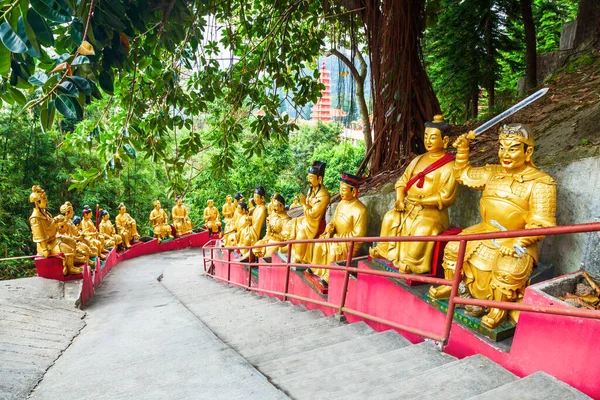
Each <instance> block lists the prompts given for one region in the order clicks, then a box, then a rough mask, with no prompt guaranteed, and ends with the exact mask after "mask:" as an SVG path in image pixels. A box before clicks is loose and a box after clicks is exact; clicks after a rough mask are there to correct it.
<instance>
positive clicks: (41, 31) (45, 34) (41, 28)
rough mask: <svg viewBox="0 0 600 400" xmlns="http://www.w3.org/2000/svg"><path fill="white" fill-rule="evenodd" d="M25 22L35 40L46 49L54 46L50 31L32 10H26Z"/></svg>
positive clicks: (46, 24)
mask: <svg viewBox="0 0 600 400" xmlns="http://www.w3.org/2000/svg"><path fill="white" fill-rule="evenodd" d="M27 22H28V23H29V25H30V26H31V28H32V29H33V31H34V32H35V36H36V38H37V40H38V41H39V42H40V43H41V44H42V45H43V46H47V47H51V46H53V45H54V35H53V34H52V29H50V26H49V25H48V23H47V22H46V20H45V19H44V18H42V17H41V16H40V14H38V13H37V12H36V11H35V10H34V9H33V8H30V9H29V10H27Z"/></svg>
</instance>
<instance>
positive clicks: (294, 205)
mask: <svg viewBox="0 0 600 400" xmlns="http://www.w3.org/2000/svg"><path fill="white" fill-rule="evenodd" d="M296 207H300V204H299V203H298V199H296V198H294V200H293V201H292V204H290V210H293V209H294V208H296Z"/></svg>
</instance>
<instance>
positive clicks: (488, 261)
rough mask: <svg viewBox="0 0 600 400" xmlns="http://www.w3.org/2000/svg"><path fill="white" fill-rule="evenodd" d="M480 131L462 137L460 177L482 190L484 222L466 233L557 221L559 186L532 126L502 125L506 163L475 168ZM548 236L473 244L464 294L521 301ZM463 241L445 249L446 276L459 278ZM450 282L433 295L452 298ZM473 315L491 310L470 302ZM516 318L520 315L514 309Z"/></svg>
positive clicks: (495, 317) (500, 313) (495, 320)
mask: <svg viewBox="0 0 600 400" xmlns="http://www.w3.org/2000/svg"><path fill="white" fill-rule="evenodd" d="M474 137H475V133H474V132H472V131H471V132H469V133H468V134H464V135H461V136H459V138H458V139H457V140H456V142H455V143H454V146H455V147H456V149H457V152H456V162H455V165H454V176H455V177H456V180H457V181H458V182H459V183H461V184H463V185H465V186H468V187H471V188H474V189H477V190H482V191H483V193H482V196H481V201H480V203H479V208H480V213H481V217H482V221H481V222H480V223H479V224H477V225H475V226H472V227H469V228H467V229H465V230H463V231H462V233H461V234H463V235H466V234H475V233H485V232H498V231H500V230H505V229H506V230H515V229H530V228H543V227H549V226H554V225H556V218H555V213H556V184H555V182H554V180H553V179H552V178H551V177H550V176H549V175H547V174H545V173H543V172H541V171H540V170H538V169H537V168H536V166H535V165H534V164H533V161H532V156H533V151H534V142H533V134H532V132H531V129H530V128H529V127H528V126H526V125H523V124H509V125H504V126H503V127H502V128H500V137H499V139H498V142H499V144H500V148H499V150H498V158H499V159H500V165H486V166H485V167H472V166H471V165H470V163H469V145H470V142H471V140H472V139H473V138H474ZM542 239H543V237H541V236H537V237H520V238H510V239H496V240H489V241H487V240H486V241H471V242H468V243H467V248H466V252H465V260H464V264H463V269H462V280H463V282H464V284H465V286H466V288H467V289H468V293H465V294H464V296H467V297H474V298H476V299H484V300H498V301H517V302H518V301H521V300H522V298H523V292H524V290H525V287H526V286H527V280H528V279H529V275H530V274H531V270H532V269H533V266H534V264H536V263H537V260H538V246H537V242H539V241H540V240H542ZM457 253H458V242H449V243H448V245H447V246H446V250H445V252H444V262H443V266H444V273H445V276H446V279H453V277H454V269H455V267H456V262H457V257H458V255H457ZM449 294H450V286H438V287H431V288H430V290H429V295H430V296H431V297H433V298H436V299H443V298H448V297H449ZM466 309H467V312H468V313H470V314H471V315H481V314H483V313H485V311H486V310H483V309H481V308H480V307H473V306H467V307H466ZM506 316H507V311H506V310H501V309H498V308H491V309H490V310H489V311H488V312H487V315H484V316H483V318H482V319H481V323H482V325H484V326H486V327H488V328H490V329H493V328H495V327H497V326H498V325H500V324H501V323H502V322H503V321H504V320H505V318H506ZM510 317H511V319H513V320H514V321H515V322H516V321H517V319H518V313H514V312H510Z"/></svg>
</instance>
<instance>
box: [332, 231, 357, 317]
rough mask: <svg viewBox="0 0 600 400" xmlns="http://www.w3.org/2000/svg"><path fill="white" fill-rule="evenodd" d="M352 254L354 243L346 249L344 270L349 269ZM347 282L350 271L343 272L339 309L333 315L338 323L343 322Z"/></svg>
mask: <svg viewBox="0 0 600 400" xmlns="http://www.w3.org/2000/svg"><path fill="white" fill-rule="evenodd" d="M353 253H354V242H350V246H349V247H348V256H347V257H346V268H350V267H351V263H352V254H353ZM330 273H331V272H330ZM349 280H350V271H348V270H346V271H344V285H343V286H342V298H341V299H340V307H339V308H338V312H337V314H336V315H335V317H336V318H337V319H338V320H340V321H344V320H345V317H344V311H343V308H344V306H345V305H346V293H347V292H348V281H349Z"/></svg>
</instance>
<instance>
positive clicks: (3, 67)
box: [0, 46, 10, 75]
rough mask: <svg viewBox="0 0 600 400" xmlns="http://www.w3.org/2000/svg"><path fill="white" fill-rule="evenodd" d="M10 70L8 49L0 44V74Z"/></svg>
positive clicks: (5, 73)
mask: <svg viewBox="0 0 600 400" xmlns="http://www.w3.org/2000/svg"><path fill="white" fill-rule="evenodd" d="M8 71H10V50H8V49H7V48H6V47H4V46H0V75H7V74H8Z"/></svg>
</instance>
